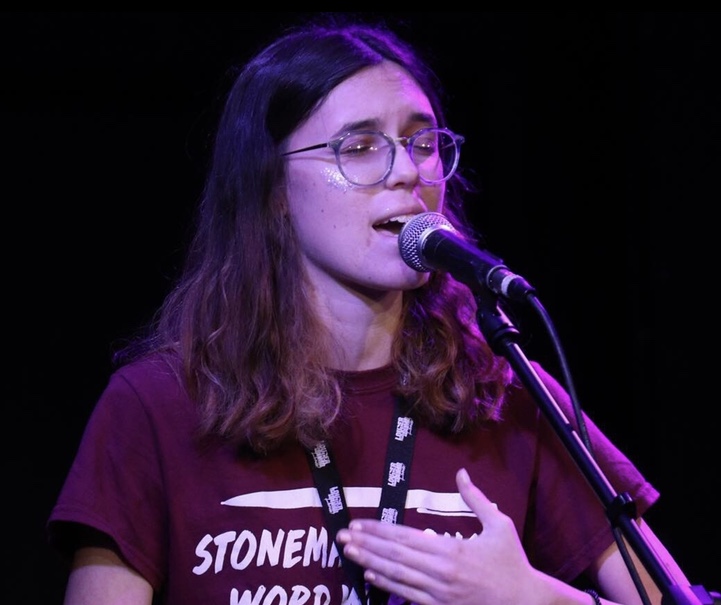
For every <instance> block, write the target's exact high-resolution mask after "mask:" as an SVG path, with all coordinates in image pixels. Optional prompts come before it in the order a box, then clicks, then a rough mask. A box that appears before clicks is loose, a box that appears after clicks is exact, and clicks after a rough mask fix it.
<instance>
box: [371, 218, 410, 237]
mask: <svg viewBox="0 0 721 605" xmlns="http://www.w3.org/2000/svg"><path fill="white" fill-rule="evenodd" d="M413 216H414V215H413V214H403V215H400V216H393V217H391V218H389V219H388V220H386V221H383V222H382V223H376V224H375V225H373V228H374V229H375V230H376V231H386V232H388V233H392V234H393V235H398V234H399V233H400V232H401V229H403V226H404V225H405V224H406V223H407V222H408V221H410V220H411V219H412V218H413Z"/></svg>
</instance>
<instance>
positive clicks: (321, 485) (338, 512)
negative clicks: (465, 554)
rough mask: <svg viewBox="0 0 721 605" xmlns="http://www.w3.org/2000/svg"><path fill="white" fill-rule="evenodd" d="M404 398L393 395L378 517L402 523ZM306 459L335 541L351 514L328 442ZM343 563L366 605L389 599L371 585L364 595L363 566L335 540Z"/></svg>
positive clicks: (406, 474) (406, 452)
mask: <svg viewBox="0 0 721 605" xmlns="http://www.w3.org/2000/svg"><path fill="white" fill-rule="evenodd" d="M402 406H403V401H402V400H401V399H400V398H399V397H396V400H395V412H394V417H393V420H394V421H393V423H392V424H391V433H390V436H389V438H388V449H387V451H386V466H385V474H384V476H383V477H384V480H383V486H382V488H381V498H380V504H379V506H378V518H379V519H380V520H381V521H383V522H384V523H394V524H395V523H402V521H403V513H404V512H405V502H406V493H407V492H408V481H409V479H410V469H411V459H412V458H413V444H414V439H415V434H414V432H413V419H412V418H410V417H408V416H406V415H405V413H404V411H403V410H402V409H401V408H402ZM307 457H308V463H309V465H310V469H311V471H312V473H313V480H314V482H315V485H316V489H317V490H318V495H319V496H320V501H321V505H322V506H323V513H324V515H325V519H326V523H327V524H328V528H329V530H330V533H331V538H332V540H333V542H334V543H335V536H336V534H337V533H338V530H339V529H341V528H342V527H348V523H349V522H350V515H349V513H348V506H347V504H346V501H345V495H344V494H343V485H342V483H341V480H340V475H339V474H338V469H337V468H336V465H335V464H334V462H333V458H332V456H331V451H330V448H329V446H328V444H327V443H325V442H321V443H319V444H318V445H317V446H316V447H315V448H313V449H312V450H308V451H307ZM336 548H337V549H338V554H339V556H340V559H341V563H342V565H343V567H344V568H345V569H346V570H347V572H348V575H349V576H350V578H351V579H352V581H353V587H354V588H355V591H356V593H357V594H358V596H359V597H360V598H361V600H363V599H364V598H366V596H367V602H368V603H369V605H382V604H385V603H386V602H387V600H388V596H389V595H388V593H386V592H384V591H382V590H380V589H378V588H375V587H370V589H369V592H368V595H366V587H365V581H364V580H363V569H362V568H361V567H360V566H359V565H358V564H357V563H355V562H353V561H349V560H348V559H346V558H345V556H344V555H343V549H342V548H340V547H339V546H338V545H337V544H336Z"/></svg>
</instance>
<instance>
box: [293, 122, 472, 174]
mask: <svg viewBox="0 0 721 605" xmlns="http://www.w3.org/2000/svg"><path fill="white" fill-rule="evenodd" d="M464 140H465V139H464V138H463V137H462V136H461V135H458V134H455V133H454V132H451V131H450V130H448V129H447V128H421V129H420V130H418V131H416V132H414V133H413V134H412V135H411V136H409V137H398V138H397V139H394V138H392V137H390V136H388V135H387V134H385V133H384V132H379V131H375V130H355V131H352V132H348V133H346V134H344V135H342V136H340V137H338V138H336V139H332V140H331V141H328V142H327V143H319V144H318V145H311V146H310V147H303V149H295V150H294V151H287V152H286V153H284V154H283V155H284V156H286V155H292V154H294V153H302V152H304V151H312V150H313V149H323V148H324V147H330V148H331V149H332V150H333V151H334V153H335V159H336V162H337V164H338V169H339V170H340V173H341V174H342V175H343V176H344V177H345V179H346V180H347V181H348V182H350V183H352V184H353V185H360V186H364V187H367V186H370V185H377V184H378V183H381V182H382V181H384V180H385V179H386V178H388V175H389V174H390V173H391V170H392V169H393V162H394V161H395V159H396V143H400V144H401V145H403V147H404V148H405V150H406V152H407V153H408V155H409V157H410V158H411V161H412V162H413V163H414V164H415V165H416V166H417V167H418V174H419V176H420V179H421V181H423V182H424V183H426V184H429V185H435V184H438V183H442V182H443V181H447V180H448V179H449V178H451V177H452V176H453V173H455V171H456V168H457V167H458V160H459V158H460V157H461V144H462V143H463V141H464Z"/></svg>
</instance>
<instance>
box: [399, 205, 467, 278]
mask: <svg viewBox="0 0 721 605" xmlns="http://www.w3.org/2000/svg"><path fill="white" fill-rule="evenodd" d="M438 227H441V228H444V229H450V230H451V231H455V229H454V228H453V225H452V224H451V222H450V221H449V220H448V219H447V218H446V217H445V216H443V215H442V214H441V213H440V212H424V213H423V214H419V215H417V216H415V217H413V218H412V219H411V220H410V221H408V222H407V223H406V224H405V225H403V229H401V232H400V234H399V236H398V248H399V249H400V252H401V258H402V259H403V261H404V262H405V263H406V264H407V265H408V266H409V267H410V268H411V269H415V270H416V271H419V272H421V273H425V272H427V271H432V270H433V267H429V266H428V265H426V263H425V262H424V260H423V254H422V244H423V239H424V235H425V234H426V232H427V231H428V230H429V229H430V230H435V229H436V228H438Z"/></svg>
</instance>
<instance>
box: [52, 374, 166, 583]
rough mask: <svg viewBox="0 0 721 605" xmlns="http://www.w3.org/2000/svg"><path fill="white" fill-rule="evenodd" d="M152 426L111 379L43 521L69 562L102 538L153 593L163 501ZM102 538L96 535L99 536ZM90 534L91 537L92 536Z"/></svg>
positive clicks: (120, 382)
mask: <svg viewBox="0 0 721 605" xmlns="http://www.w3.org/2000/svg"><path fill="white" fill-rule="evenodd" d="M159 459H160V457H159V456H158V452H157V443H156V439H155V432H154V430H153V426H152V423H151V422H150V419H149V417H148V414H147V413H146V410H145V408H144V406H143V403H142V401H141V398H140V397H139V396H138V394H137V392H136V391H135V389H134V388H133V386H132V385H131V384H130V383H129V382H128V381H127V380H126V379H125V378H124V376H123V375H122V373H116V374H114V375H113V376H111V379H110V381H109V383H108V386H107V387H106V389H105V391H104V392H103V393H102V395H101V397H100V398H99V400H98V402H97V404H96V406H95V408H94V409H93V412H92V413H91V416H90V418H89V420H88V423H87V425H86V427H85V430H84V434H83V437H82V439H81V441H80V446H79V448H78V451H77V453H76V456H75V459H74V461H73V463H72V465H71V468H70V470H69V473H68V475H67V477H66V479H65V482H64V484H63V486H62V488H61V491H60V494H59V496H58V499H57V501H56V503H55V506H54V508H53V509H52V511H51V514H50V517H49V520H48V537H49V540H50V544H51V545H52V546H54V547H55V548H56V549H57V550H58V551H59V552H60V553H61V554H63V555H67V556H70V555H71V554H72V551H73V550H74V549H75V548H76V547H77V546H78V545H82V544H91V545H92V544H99V542H98V539H101V542H100V544H102V540H105V538H104V536H106V537H107V538H109V539H110V540H112V542H107V540H106V544H105V545H111V544H112V543H114V545H115V547H116V548H115V549H116V551H117V552H118V553H119V554H120V555H121V556H122V557H123V558H124V559H125V560H126V561H127V563H128V564H129V565H130V566H131V567H133V568H135V569H136V570H137V571H138V572H139V573H140V574H141V575H142V576H144V577H145V578H146V579H147V580H148V581H149V582H150V583H151V585H153V587H154V588H157V587H158V586H159V585H160V583H161V577H162V575H163V571H162V570H163V560H164V559H163V557H164V554H163V548H162V545H163V543H164V540H165V538H164V536H165V533H166V528H165V523H166V520H165V519H166V514H165V512H164V511H165V504H164V501H165V498H164V495H163V485H162V476H161V472H160V467H159V462H158V461H159ZM98 532H100V534H98ZM93 536H94V537H93Z"/></svg>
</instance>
